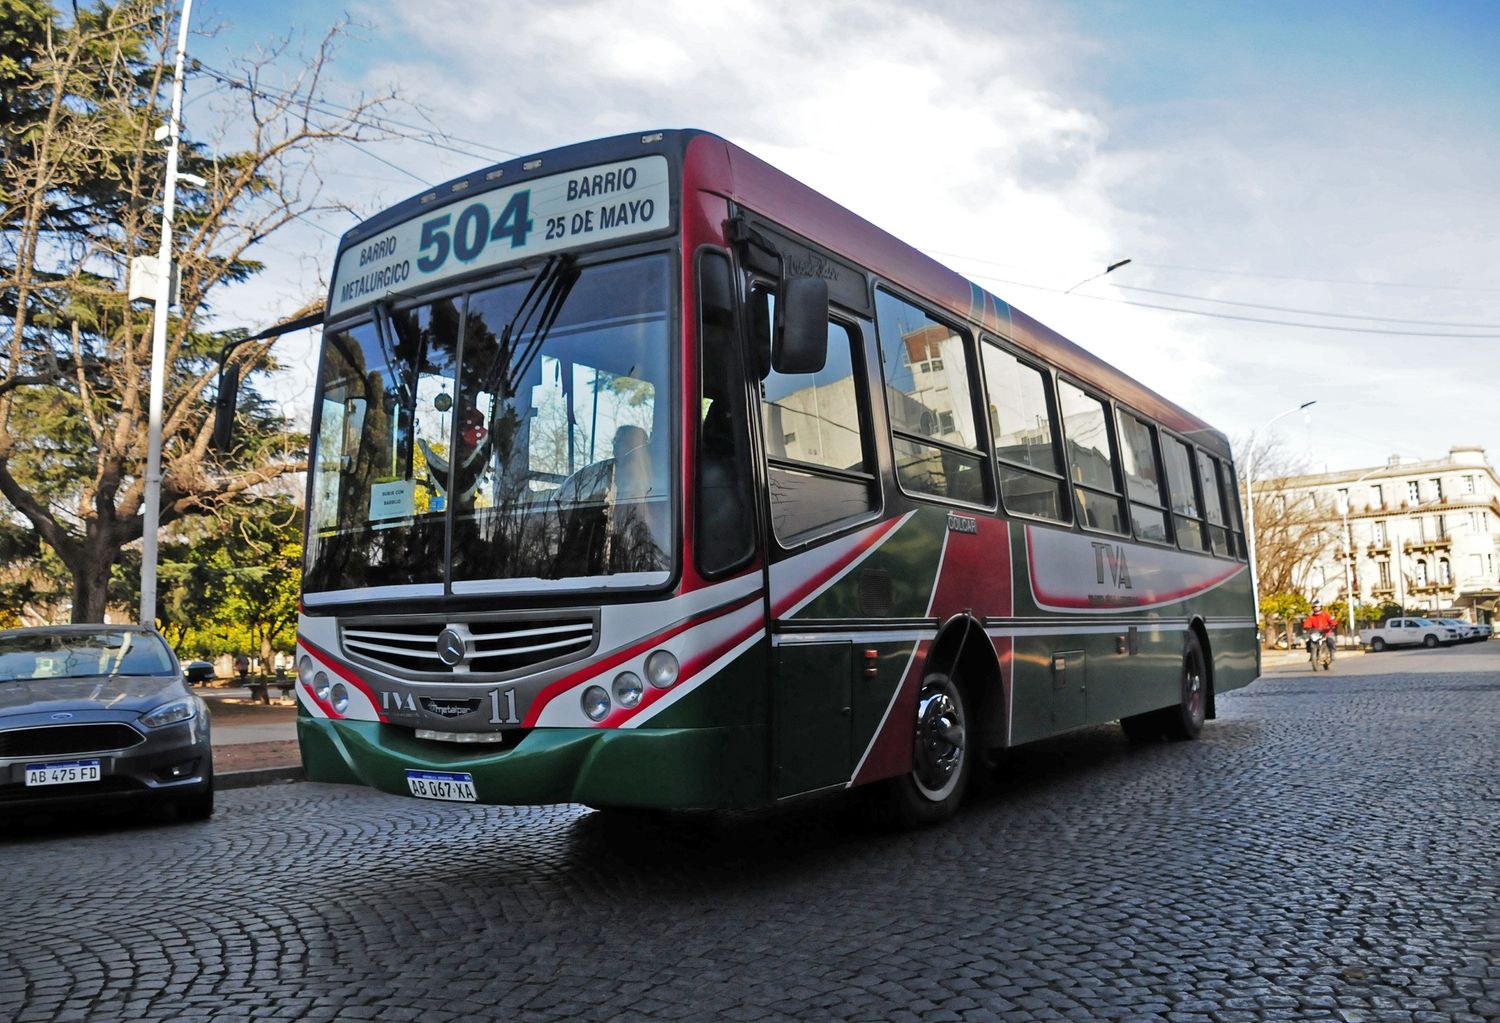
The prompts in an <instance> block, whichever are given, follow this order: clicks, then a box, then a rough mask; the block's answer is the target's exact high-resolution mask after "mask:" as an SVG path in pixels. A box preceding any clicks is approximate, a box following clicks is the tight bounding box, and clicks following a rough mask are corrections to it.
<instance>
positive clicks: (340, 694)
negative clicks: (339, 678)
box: [328, 682, 349, 714]
mask: <svg viewBox="0 0 1500 1023" xmlns="http://www.w3.org/2000/svg"><path fill="white" fill-rule="evenodd" d="M328 697H329V699H328V702H329V704H330V705H331V706H332V707H333V709H334V710H335V711H336V712H337V713H339V714H342V713H344V711H346V710H348V709H349V690H348V689H346V688H344V683H342V682H335V683H334V684H333V688H332V689H331V690H329V693H328Z"/></svg>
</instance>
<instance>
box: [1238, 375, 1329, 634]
mask: <svg viewBox="0 0 1500 1023" xmlns="http://www.w3.org/2000/svg"><path fill="white" fill-rule="evenodd" d="M1317 403H1318V401H1317V399H1316V398H1314V399H1313V400H1312V401H1304V402H1303V403H1302V404H1301V405H1298V406H1297V407H1296V408H1289V409H1287V410H1286V411H1285V412H1280V413H1277V414H1276V415H1274V416H1272V417H1271V418H1270V419H1267V420H1266V421H1265V422H1264V423H1262V424H1261V425H1260V426H1258V427H1257V428H1256V429H1254V430H1251V431H1250V443H1249V444H1248V445H1247V447H1248V448H1249V452H1248V454H1247V455H1246V457H1245V461H1246V463H1247V464H1246V466H1245V521H1246V525H1247V526H1248V527H1249V528H1248V529H1247V530H1246V532H1247V533H1248V534H1249V537H1250V597H1251V599H1252V600H1253V601H1254V602H1255V617H1256V618H1257V619H1259V618H1260V575H1259V573H1258V572H1257V571H1256V568H1255V435H1256V434H1257V433H1260V432H1261V431H1262V430H1269V429H1270V428H1271V427H1272V426H1273V425H1274V424H1276V423H1277V422H1279V421H1280V420H1282V419H1285V418H1286V417H1287V416H1289V415H1291V414H1292V413H1294V412H1303V411H1306V410H1307V409H1309V408H1312V407H1313V406H1314V405H1316V404H1317Z"/></svg>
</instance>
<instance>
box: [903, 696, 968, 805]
mask: <svg viewBox="0 0 1500 1023" xmlns="http://www.w3.org/2000/svg"><path fill="white" fill-rule="evenodd" d="M968 720H969V719H968V706H967V703H966V701H965V700H964V693H963V690H962V689H961V688H960V687H959V685H958V683H957V682H955V681H954V680H953V679H952V678H951V677H949V676H948V675H943V674H932V675H928V676H927V677H926V678H925V679H923V680H922V688H921V690H920V691H919V692H918V693H917V720H916V732H915V737H914V739H913V743H912V768H911V773H909V774H906V775H903V776H902V777H900V778H893V779H891V781H890V782H888V783H887V799H886V802H887V806H888V808H889V810H890V811H891V814H892V816H893V817H894V818H895V821H896V823H897V824H899V825H901V826H902V827H908V828H910V827H921V826H923V825H927V824H936V823H938V822H939V821H945V820H947V819H948V818H950V817H952V816H953V815H954V814H955V813H957V812H958V807H959V804H960V803H962V802H963V798H964V791H965V790H966V789H967V788H968V785H969V769H970V765H971V762H972V761H973V759H974V757H973V755H972V751H971V750H970V749H969V748H968V747H969V739H970V734H969V728H968Z"/></svg>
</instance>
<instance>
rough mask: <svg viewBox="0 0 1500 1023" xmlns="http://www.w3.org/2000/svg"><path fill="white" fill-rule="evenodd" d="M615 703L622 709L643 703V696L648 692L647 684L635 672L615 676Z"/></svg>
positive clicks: (624, 672)
mask: <svg viewBox="0 0 1500 1023" xmlns="http://www.w3.org/2000/svg"><path fill="white" fill-rule="evenodd" d="M614 690H615V702H617V703H618V704H619V705H620V706H622V707H634V706H635V705H636V704H638V703H640V702H641V694H642V693H643V692H645V691H646V684H645V683H644V682H642V681H641V677H640V676H639V675H637V674H636V673H635V672H633V671H622V672H620V673H619V674H618V675H616V676H615V685H614Z"/></svg>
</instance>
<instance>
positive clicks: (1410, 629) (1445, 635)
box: [1359, 618, 1461, 654]
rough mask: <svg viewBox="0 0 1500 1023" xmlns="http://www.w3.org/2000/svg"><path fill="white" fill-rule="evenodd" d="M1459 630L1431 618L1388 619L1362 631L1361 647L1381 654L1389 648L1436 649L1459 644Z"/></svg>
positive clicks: (1360, 634)
mask: <svg viewBox="0 0 1500 1023" xmlns="http://www.w3.org/2000/svg"><path fill="white" fill-rule="evenodd" d="M1460 638H1461V637H1460V636H1459V632H1458V630H1457V629H1454V628H1450V627H1449V626H1446V625H1440V624H1438V623H1437V622H1434V621H1432V620H1431V619H1430V618H1388V619H1386V620H1385V621H1384V622H1383V623H1382V624H1381V625H1380V626H1379V627H1377V628H1374V629H1360V630H1359V643H1360V646H1367V647H1369V648H1370V649H1371V650H1372V651H1374V652H1375V653H1377V654H1378V653H1380V651H1382V650H1384V649H1385V648H1386V647H1388V646H1425V647H1435V646H1437V645H1438V644H1439V643H1457V642H1458V641H1459V639H1460Z"/></svg>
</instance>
